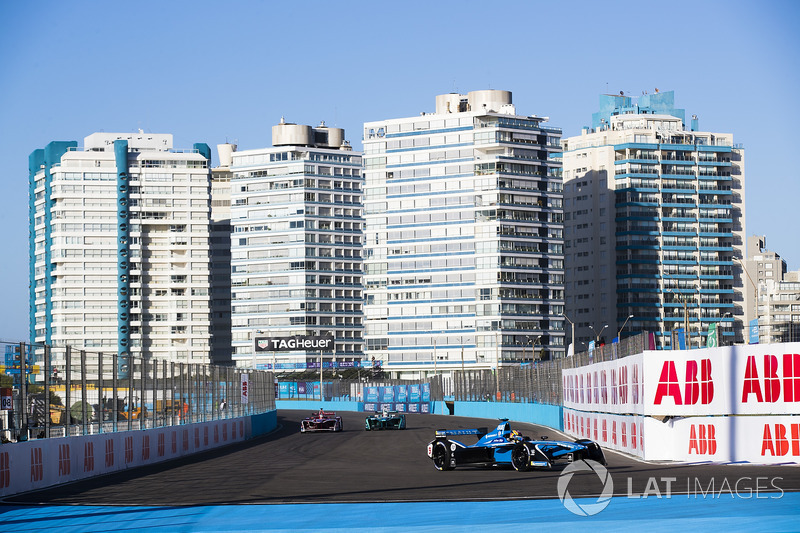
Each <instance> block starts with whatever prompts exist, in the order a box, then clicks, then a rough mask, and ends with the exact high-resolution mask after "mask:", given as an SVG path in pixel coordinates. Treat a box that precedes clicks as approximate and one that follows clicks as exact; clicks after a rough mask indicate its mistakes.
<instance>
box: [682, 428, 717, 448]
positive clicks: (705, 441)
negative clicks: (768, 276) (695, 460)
mask: <svg viewBox="0 0 800 533" xmlns="http://www.w3.org/2000/svg"><path fill="white" fill-rule="evenodd" d="M716 435H717V430H716V428H715V427H714V424H697V425H695V424H692V425H691V428H690V429H689V454H690V455H691V454H693V453H694V454H697V455H714V454H715V453H717V439H716Z"/></svg>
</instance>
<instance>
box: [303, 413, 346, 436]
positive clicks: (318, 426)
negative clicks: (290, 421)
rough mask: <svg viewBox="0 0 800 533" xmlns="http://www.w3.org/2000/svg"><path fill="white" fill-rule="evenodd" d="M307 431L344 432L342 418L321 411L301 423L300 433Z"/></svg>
mask: <svg viewBox="0 0 800 533" xmlns="http://www.w3.org/2000/svg"><path fill="white" fill-rule="evenodd" d="M306 431H342V417H341V416H336V413H328V412H325V410H324V409H320V410H319V411H318V412H316V413H311V416H309V417H307V418H304V419H303V420H301V421H300V433H305V432H306Z"/></svg>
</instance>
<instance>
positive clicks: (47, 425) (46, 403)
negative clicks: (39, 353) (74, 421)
mask: <svg viewBox="0 0 800 533" xmlns="http://www.w3.org/2000/svg"><path fill="white" fill-rule="evenodd" d="M31 348H33V347H32V346H31ZM44 408H45V412H46V413H47V414H46V415H45V417H44V437H45V438H46V439H49V438H50V422H51V421H50V347H49V346H47V345H45V346H44Z"/></svg>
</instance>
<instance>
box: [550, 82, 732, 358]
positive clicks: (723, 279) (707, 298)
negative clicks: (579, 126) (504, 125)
mask: <svg viewBox="0 0 800 533" xmlns="http://www.w3.org/2000/svg"><path fill="white" fill-rule="evenodd" d="M661 95H664V96H665V98H666V101H669V102H672V93H671V92H670V93H661V94H660V95H659V96H661ZM655 96H656V95H652V96H651V97H650V98H649V99H648V101H649V102H651V103H652V101H653V99H654V97H655ZM603 98H605V99H611V100H613V99H621V98H623V97H608V96H605V97H602V98H601V102H602V100H603ZM625 98H626V99H627V105H628V107H626V108H625V109H628V112H626V113H623V112H622V111H621V110H618V111H619V113H611V112H609V111H608V110H606V118H600V119H599V121H600V124H601V126H600V128H599V129H598V131H595V132H592V133H588V132H587V133H585V134H584V135H581V136H579V137H571V138H569V139H567V140H565V142H564V155H563V159H564V174H565V191H566V193H565V202H566V203H567V215H566V219H567V220H566V232H567V236H566V243H567V270H566V277H567V291H568V293H569V297H568V298H567V314H568V316H570V318H572V319H573V320H574V321H575V322H576V325H577V327H578V332H576V337H577V338H576V341H577V342H578V343H579V344H580V343H581V342H589V341H591V340H596V338H595V336H596V332H597V330H598V329H599V325H601V324H608V325H609V327H615V328H619V327H620V326H621V325H623V324H625V323H626V322H627V324H628V326H627V328H628V329H627V330H626V331H627V332H628V333H629V334H632V333H633V332H641V331H648V332H655V333H656V338H657V344H658V346H659V347H670V346H671V333H670V332H671V331H672V330H674V329H680V328H682V329H684V330H686V331H688V332H689V340H690V343H691V345H693V346H694V347H698V346H701V345H702V346H705V340H706V337H707V335H708V327H709V326H710V325H711V324H712V323H719V322H722V327H723V328H724V329H722V331H723V334H724V336H725V342H726V344H731V343H732V342H733V340H734V339H738V340H741V338H742V316H743V311H744V310H743V307H744V297H743V290H742V281H741V275H740V273H741V271H740V270H739V271H737V266H738V265H737V264H736V263H735V261H737V260H740V259H741V258H742V257H744V255H743V252H744V241H743V239H744V213H743V209H742V207H743V203H744V153H743V150H742V149H741V147H740V146H735V145H734V144H733V138H732V136H731V135H730V134H717V133H709V132H699V131H696V123H697V120H696V118H693V128H692V129H691V130H687V129H686V128H685V127H684V124H683V121H682V117H683V110H674V111H675V112H674V113H670V114H657V113H654V112H653V111H652V110H650V109H648V108H641V107H637V106H632V104H631V102H630V98H628V97H625ZM631 106H632V107H631ZM601 107H602V106H601ZM658 111H659V112H665V113H666V112H669V111H670V110H669V109H662V108H659V109H658ZM595 119H596V120H598V117H597V114H596V116H595ZM587 198H588V199H590V200H592V202H590V203H591V209H584V210H581V209H580V207H581V206H582V205H589V204H586V203H585V201H586V200H587ZM609 213H610V214H613V220H611V219H604V218H603V214H609ZM602 224H606V225H607V227H602V228H601V227H600V226H601V225H602ZM612 243H613V246H612ZM584 265H586V268H585V269H584ZM602 272H605V273H606V274H604V275H602V274H601V273H602ZM598 278H602V281H604V282H607V285H606V286H605V287H598V285H597V283H596V282H597V281H598ZM604 295H605V297H603V296H604ZM618 334H619V332H618V331H617V330H616V329H615V330H611V331H610V332H607V337H608V338H611V337H614V336H616V335H618Z"/></svg>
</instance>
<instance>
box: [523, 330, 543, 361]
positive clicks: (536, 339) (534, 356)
mask: <svg viewBox="0 0 800 533" xmlns="http://www.w3.org/2000/svg"><path fill="white" fill-rule="evenodd" d="M526 338H527V339H528V342H526V343H525V346H527V345H529V344H531V341H533V346H532V347H531V363H533V362H534V361H535V360H536V343H537V342H538V340H539V339H541V338H542V336H541V335H539V336H538V337H536V338H535V339H531V337H530V335H528V336H527V337H526ZM522 358H523V359H524V358H525V353H524V351H523V353H522Z"/></svg>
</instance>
